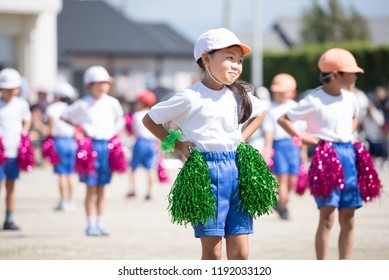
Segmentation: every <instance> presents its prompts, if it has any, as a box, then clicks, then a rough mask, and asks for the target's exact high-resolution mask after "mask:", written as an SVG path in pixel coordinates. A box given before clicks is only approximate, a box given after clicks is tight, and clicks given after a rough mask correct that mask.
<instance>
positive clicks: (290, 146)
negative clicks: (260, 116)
mask: <svg viewBox="0 0 389 280" xmlns="http://www.w3.org/2000/svg"><path fill="white" fill-rule="evenodd" d="M296 86H297V84H296V80H295V79H294V78H293V77H292V76H291V75H289V74H286V73H280V74H278V75H276V76H274V78H273V80H272V83H271V87H270V90H271V92H272V94H273V95H272V96H273V102H272V104H271V107H270V108H269V110H268V111H267V114H266V117H265V120H264V123H263V131H264V138H265V147H264V153H263V155H264V158H265V161H266V162H271V163H272V165H271V167H272V171H273V173H274V174H275V175H276V176H277V181H278V183H279V184H280V192H279V194H278V205H277V206H276V207H275V210H276V211H277V213H278V214H279V216H280V218H281V219H283V220H287V219H289V209H288V205H287V204H288V201H289V193H290V191H291V189H292V186H293V185H294V184H296V182H297V176H298V173H299V168H300V164H301V149H300V147H299V146H296V144H295V143H294V141H293V138H292V137H291V136H290V135H289V134H288V133H287V132H286V131H285V130H284V129H283V128H282V127H281V126H280V125H279V124H278V123H277V120H278V118H279V117H280V116H281V115H283V114H285V113H286V112H287V111H288V110H289V109H291V108H293V107H295V106H296V105H297V102H296V101H294V100H293V99H292V98H293V96H296ZM294 125H295V126H298V127H299V128H298V129H299V130H300V131H301V130H304V129H305V128H304V122H296V123H295V124H294Z"/></svg>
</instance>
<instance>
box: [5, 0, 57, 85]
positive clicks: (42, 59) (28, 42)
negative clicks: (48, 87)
mask: <svg viewBox="0 0 389 280" xmlns="http://www.w3.org/2000/svg"><path fill="white" fill-rule="evenodd" d="M61 8H62V1H61V0H50V1H46V0H34V1H31V0H1V1H0V69H1V68H4V67H13V68H16V69H18V70H19V71H20V73H21V74H22V76H23V77H25V79H26V81H28V82H29V86H31V87H34V86H40V85H41V84H43V83H47V82H48V81H53V80H55V79H56V78H57V40H56V38H57V28H56V27H57V15H58V12H59V11H60V10H61Z"/></svg>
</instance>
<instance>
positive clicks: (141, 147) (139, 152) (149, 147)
mask: <svg viewBox="0 0 389 280" xmlns="http://www.w3.org/2000/svg"><path fill="white" fill-rule="evenodd" d="M156 151H157V150H156V141H155V140H152V139H147V138H143V137H140V138H138V139H136V142H135V145H134V149H133V154H132V159H131V163H130V166H131V169H132V170H135V169H137V168H138V166H139V165H140V164H141V165H143V166H144V167H145V168H146V169H147V170H150V169H151V168H152V167H153V166H154V164H155V159H156V156H155V154H156Z"/></svg>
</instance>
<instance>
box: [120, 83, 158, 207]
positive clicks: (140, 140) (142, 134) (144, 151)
mask: <svg viewBox="0 0 389 280" xmlns="http://www.w3.org/2000/svg"><path fill="white" fill-rule="evenodd" d="M156 101H157V97H156V96H155V94H154V93H153V92H152V91H150V90H146V91H143V92H141V93H140V94H139V96H138V99H137V103H136V107H135V113H134V115H133V127H132V129H133V133H134V136H135V137H136V140H135V144H134V147H133V150H132V151H133V152H132V158H131V162H130V167H131V169H130V176H131V190H130V191H129V193H128V194H127V197H134V196H135V195H136V193H135V188H136V185H137V178H136V169H137V168H138V167H139V165H143V167H144V168H145V169H146V171H147V184H148V185H147V194H146V197H145V199H146V200H149V199H150V198H151V190H152V188H153V185H154V174H153V173H152V168H153V167H154V166H155V163H156V157H157V155H158V147H157V144H158V142H157V138H156V137H155V136H154V135H153V134H152V133H151V132H150V131H149V130H148V129H147V128H146V127H145V126H144V125H143V123H142V119H143V117H144V116H145V115H146V114H147V113H148V111H149V110H150V108H151V107H152V106H153V105H154V104H155V103H156Z"/></svg>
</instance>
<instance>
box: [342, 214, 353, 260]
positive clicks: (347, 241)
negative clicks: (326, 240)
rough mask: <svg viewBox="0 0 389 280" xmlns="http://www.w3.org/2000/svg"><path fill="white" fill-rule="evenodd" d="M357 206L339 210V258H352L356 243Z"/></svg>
mask: <svg viewBox="0 0 389 280" xmlns="http://www.w3.org/2000/svg"><path fill="white" fill-rule="evenodd" d="M354 213H355V207H353V208H344V209H340V210H339V223H340V234H339V240H338V247H339V259H341V260H343V259H351V256H352V249H353V243H354V220H355V219H354Z"/></svg>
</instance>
